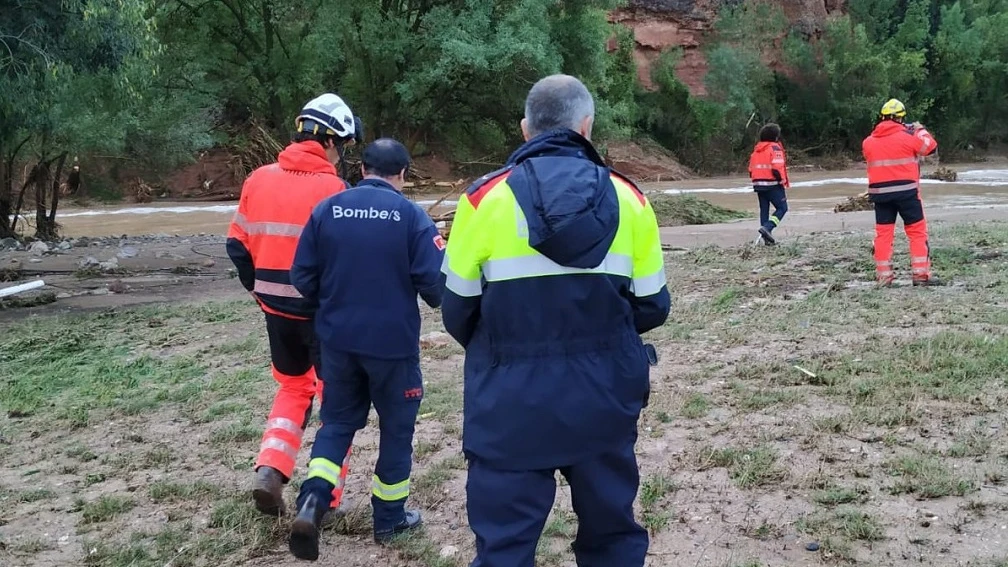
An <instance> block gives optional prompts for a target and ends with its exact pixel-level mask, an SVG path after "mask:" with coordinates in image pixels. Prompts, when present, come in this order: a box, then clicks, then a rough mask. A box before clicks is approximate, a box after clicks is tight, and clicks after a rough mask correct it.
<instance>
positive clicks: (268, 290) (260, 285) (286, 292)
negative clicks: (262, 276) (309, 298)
mask: <svg viewBox="0 0 1008 567" xmlns="http://www.w3.org/2000/svg"><path fill="white" fill-rule="evenodd" d="M253 290H254V291H255V292H256V293H264V294H266V295H275V296H277V297H291V298H294V299H303V297H302V296H301V292H299V291H298V290H297V288H296V287H294V286H292V285H290V284H279V283H275V282H264V281H262V280H256V281H255V287H254V288H253Z"/></svg>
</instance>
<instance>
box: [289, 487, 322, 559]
mask: <svg viewBox="0 0 1008 567" xmlns="http://www.w3.org/2000/svg"><path fill="white" fill-rule="evenodd" d="M328 511H329V508H328V507H324V506H322V505H320V504H319V501H318V497H317V496H315V495H314V494H309V495H308V497H307V498H305V500H304V503H303V504H301V507H300V508H298V513H297V516H296V517H295V518H294V522H293V523H292V524H291V534H290V539H288V540H287V545H288V547H289V548H290V551H291V553H292V554H294V557H297V558H298V559H307V560H309V561H315V560H316V559H318V556H319V532H320V531H321V529H322V517H323V516H325V514H326V512H328Z"/></svg>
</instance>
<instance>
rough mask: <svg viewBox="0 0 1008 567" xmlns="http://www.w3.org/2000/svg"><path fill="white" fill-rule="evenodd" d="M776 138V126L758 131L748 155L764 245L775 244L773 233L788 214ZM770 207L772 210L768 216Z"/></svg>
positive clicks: (781, 155) (786, 184) (783, 170)
mask: <svg viewBox="0 0 1008 567" xmlns="http://www.w3.org/2000/svg"><path fill="white" fill-rule="evenodd" d="M780 135H781V131H780V126H778V125H776V124H773V123H771V124H767V125H766V126H764V127H762V128H760V131H759V142H758V143H757V144H756V147H755V148H754V149H753V153H752V155H751V156H749V178H750V179H752V184H753V190H755V191H756V196H757V197H758V198H759V207H760V227H759V234H760V236H761V237H763V242H765V243H766V244H767V245H768V246H772V245H774V244H777V240H776V239H775V238H774V237H773V230H774V229H775V228H777V227H778V226H780V223H781V220H782V219H783V218H784V215H785V214H786V213H787V211H788V204H787V191H786V189H787V188H788V187H790V186H791V181H789V180H788V173H787V163H786V162H787V159H786V158H785V156H784V145H783V144H782V143H781V140H780ZM770 205H773V207H774V212H773V214H772V215H771V214H770Z"/></svg>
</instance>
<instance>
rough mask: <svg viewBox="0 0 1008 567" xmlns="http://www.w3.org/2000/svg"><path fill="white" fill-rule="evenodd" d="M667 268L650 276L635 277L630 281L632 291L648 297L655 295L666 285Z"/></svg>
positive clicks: (637, 294)
mask: <svg viewBox="0 0 1008 567" xmlns="http://www.w3.org/2000/svg"><path fill="white" fill-rule="evenodd" d="M665 283H666V280H665V270H661V271H660V272H657V273H654V274H651V275H650V276H644V277H639V278H634V279H633V280H631V282H630V293H632V294H634V296H636V297H647V296H649V295H654V294H656V293H658V292H659V291H661V290H662V288H663V287H665Z"/></svg>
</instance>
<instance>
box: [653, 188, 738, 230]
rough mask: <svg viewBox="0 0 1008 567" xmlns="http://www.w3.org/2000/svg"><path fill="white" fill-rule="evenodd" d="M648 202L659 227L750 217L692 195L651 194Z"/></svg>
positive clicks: (713, 222) (712, 222) (711, 222)
mask: <svg viewBox="0 0 1008 567" xmlns="http://www.w3.org/2000/svg"><path fill="white" fill-rule="evenodd" d="M648 201H650V202H651V206H652V207H653V208H654V211H655V216H656V217H657V218H658V225H659V226H680V225H687V224H715V223H720V222H728V221H731V220H736V219H744V218H748V217H750V216H752V215H751V214H750V213H748V212H746V211H736V210H733V209H728V208H725V207H721V206H718V205H715V204H713V203H711V202H709V201H705V200H703V199H699V198H697V197H694V196H692V195H666V194H664V193H652V194H650V195H648Z"/></svg>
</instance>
